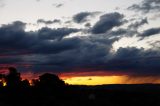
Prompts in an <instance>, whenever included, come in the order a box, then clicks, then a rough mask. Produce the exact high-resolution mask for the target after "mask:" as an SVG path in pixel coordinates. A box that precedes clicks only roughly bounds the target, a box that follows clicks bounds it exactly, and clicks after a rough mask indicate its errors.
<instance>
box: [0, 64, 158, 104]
mask: <svg viewBox="0 0 160 106" xmlns="http://www.w3.org/2000/svg"><path fill="white" fill-rule="evenodd" d="M4 83H5V84H4ZM159 99H160V85H158V84H157V85H154V84H134V85H125V84H123V85H122V84H121V85H118V84H117V85H99V86H80V85H79V86H78V85H68V84H65V82H64V81H63V80H61V79H60V78H59V77H58V76H57V75H54V74H50V73H45V74H43V75H41V76H39V79H33V80H32V84H30V83H29V81H28V80H22V78H21V74H20V73H19V72H18V71H17V70H16V68H14V67H10V68H9V74H8V75H3V74H0V106H139V105H140V106H143V105H145V106H159V105H160V102H159Z"/></svg>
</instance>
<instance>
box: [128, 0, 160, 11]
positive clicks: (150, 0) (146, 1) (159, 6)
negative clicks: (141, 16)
mask: <svg viewBox="0 0 160 106" xmlns="http://www.w3.org/2000/svg"><path fill="white" fill-rule="evenodd" d="M128 9H129V10H135V11H137V12H138V11H142V12H143V13H149V12H152V11H153V12H154V11H155V12H159V11H160V0H143V1H142V2H141V3H140V4H133V5H132V6H130V7H128Z"/></svg>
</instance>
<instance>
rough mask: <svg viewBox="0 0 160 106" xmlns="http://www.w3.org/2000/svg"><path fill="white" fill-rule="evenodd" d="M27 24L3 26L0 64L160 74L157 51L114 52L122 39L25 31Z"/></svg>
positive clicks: (38, 69)
mask: <svg viewBox="0 0 160 106" xmlns="http://www.w3.org/2000/svg"><path fill="white" fill-rule="evenodd" d="M25 25H26V24H25V23H23V22H20V21H17V22H14V23H12V24H8V25H3V26H1V27H0V35H1V36H0V64H29V65H30V67H29V68H28V67H27V68H25V67H22V66H21V67H18V68H19V69H21V70H24V71H25V70H32V71H33V72H56V73H62V72H69V71H74V72H76V71H81V70H77V69H79V68H81V69H90V71H100V70H103V71H106V72H118V73H124V74H125V73H131V74H134V75H139V74H143V75H144V74H145V75H147V74H150V75H151V74H152V75H153V74H159V75H160V72H159V71H158V70H160V63H159V61H160V51H159V50H158V49H157V50H145V49H143V48H140V49H138V48H119V49H118V51H117V52H115V53H113V52H111V51H112V44H113V43H114V42H115V41H117V40H118V39H119V38H115V37H114V38H112V39H111V38H108V36H107V33H105V34H99V36H97V34H96V35H94V34H92V35H88V36H84V37H71V38H65V37H66V36H67V35H68V34H70V33H74V32H77V31H79V29H71V28H59V29H51V28H41V29H39V30H38V31H30V32H26V31H24V29H25ZM120 32H121V33H122V34H123V33H126V32H125V30H122V29H121V30H119V32H117V33H116V32H115V35H116V34H118V33H120ZM112 33H113V32H112ZM60 38H61V40H59V39H60ZM82 71H83V70H82Z"/></svg>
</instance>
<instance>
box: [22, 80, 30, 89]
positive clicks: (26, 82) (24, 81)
mask: <svg viewBox="0 0 160 106" xmlns="http://www.w3.org/2000/svg"><path fill="white" fill-rule="evenodd" d="M21 86H22V87H23V88H28V87H29V86H30V83H29V81H28V80H27V79H25V80H23V81H21Z"/></svg>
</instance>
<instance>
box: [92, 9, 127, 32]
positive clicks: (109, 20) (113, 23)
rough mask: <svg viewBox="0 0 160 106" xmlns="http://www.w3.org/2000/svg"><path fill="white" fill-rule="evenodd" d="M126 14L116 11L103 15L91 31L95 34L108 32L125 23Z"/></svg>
mask: <svg viewBox="0 0 160 106" xmlns="http://www.w3.org/2000/svg"><path fill="white" fill-rule="evenodd" d="M123 18H124V15H123V14H120V13H117V12H114V13H107V14H105V15H102V16H101V17H100V19H99V21H98V22H97V23H96V24H95V25H94V26H93V28H92V29H91V32H92V33H94V34H100V33H106V32H107V31H109V30H111V29H112V28H114V27H118V26H120V25H122V24H124V22H125V21H124V20H123Z"/></svg>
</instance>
